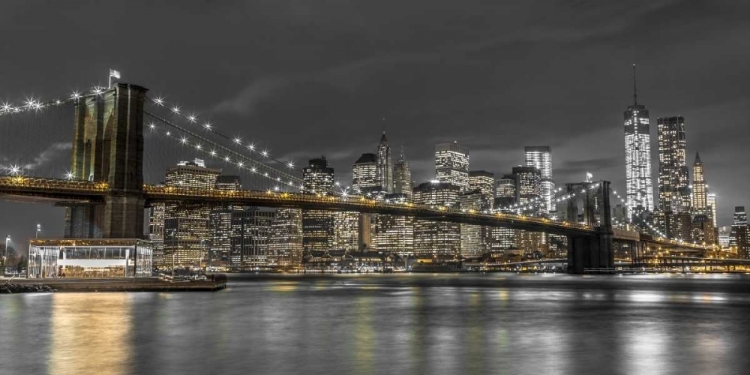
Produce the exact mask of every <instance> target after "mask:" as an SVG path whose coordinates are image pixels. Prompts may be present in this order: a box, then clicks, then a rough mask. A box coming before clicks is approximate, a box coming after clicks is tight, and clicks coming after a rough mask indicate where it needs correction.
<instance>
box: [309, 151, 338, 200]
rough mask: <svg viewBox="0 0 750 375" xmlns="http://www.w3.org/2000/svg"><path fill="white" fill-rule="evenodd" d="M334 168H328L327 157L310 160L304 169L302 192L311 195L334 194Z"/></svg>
mask: <svg viewBox="0 0 750 375" xmlns="http://www.w3.org/2000/svg"><path fill="white" fill-rule="evenodd" d="M333 186H334V181H333V168H331V167H329V166H328V161H327V160H326V158H325V156H322V157H320V158H316V159H310V164H309V165H308V166H307V167H305V168H303V169H302V191H303V192H304V193H309V194H323V195H330V194H333Z"/></svg>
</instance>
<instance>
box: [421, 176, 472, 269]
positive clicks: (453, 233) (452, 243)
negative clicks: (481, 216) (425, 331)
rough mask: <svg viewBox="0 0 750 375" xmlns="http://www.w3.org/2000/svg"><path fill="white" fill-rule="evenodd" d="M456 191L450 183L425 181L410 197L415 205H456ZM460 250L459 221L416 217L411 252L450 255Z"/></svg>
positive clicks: (455, 254)
mask: <svg viewBox="0 0 750 375" xmlns="http://www.w3.org/2000/svg"><path fill="white" fill-rule="evenodd" d="M467 174H468V172H467ZM467 177H468V176H467ZM459 192H460V188H459V187H458V186H455V185H452V184H449V183H443V182H425V183H423V184H420V185H419V186H417V187H415V188H414V196H413V198H414V203H416V204H423V205H428V206H436V207H454V208H455V207H456V206H457V205H458V194H459ZM460 251H461V228H460V225H459V224H458V223H450V222H442V221H431V220H422V219H416V220H415V222H414V254H415V255H416V256H418V257H432V256H438V257H443V258H446V257H448V258H452V257H454V256H457V255H458V254H459V253H460Z"/></svg>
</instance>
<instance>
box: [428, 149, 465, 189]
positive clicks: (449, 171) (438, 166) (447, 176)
mask: <svg viewBox="0 0 750 375" xmlns="http://www.w3.org/2000/svg"><path fill="white" fill-rule="evenodd" d="M435 178H436V179H437V180H438V181H440V182H442V183H448V184H452V185H455V186H458V188H459V189H460V191H462V192H463V191H466V190H468V189H469V149H467V148H464V147H461V145H459V144H458V142H455V141H454V142H453V143H440V144H437V145H435Z"/></svg>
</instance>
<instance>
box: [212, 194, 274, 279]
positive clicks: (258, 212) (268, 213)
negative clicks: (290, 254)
mask: <svg viewBox="0 0 750 375" xmlns="http://www.w3.org/2000/svg"><path fill="white" fill-rule="evenodd" d="M231 218H232V221H231V224H232V237H231V249H232V250H231V257H230V266H231V267H232V268H234V269H241V270H247V269H256V270H257V269H268V268H271V267H275V266H278V264H277V258H276V257H274V256H272V253H271V252H270V244H271V235H272V225H273V222H274V220H275V218H276V212H275V211H273V210H269V209H259V208H257V207H247V208H245V209H243V210H238V211H234V212H232V216H231ZM211 262H212V264H213V259H212V260H211Z"/></svg>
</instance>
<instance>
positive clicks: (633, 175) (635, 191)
mask: <svg viewBox="0 0 750 375" xmlns="http://www.w3.org/2000/svg"><path fill="white" fill-rule="evenodd" d="M635 89H636V86H635V64H633V105H631V106H628V109H627V110H625V113H624V116H625V186H626V189H625V190H626V193H625V201H626V203H627V207H628V218H630V217H632V216H633V215H640V214H641V213H642V212H643V211H653V210H654V192H653V183H652V180H651V135H650V129H649V117H648V109H646V107H645V106H643V105H642V104H638V95H637V91H636V90H635Z"/></svg>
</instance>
